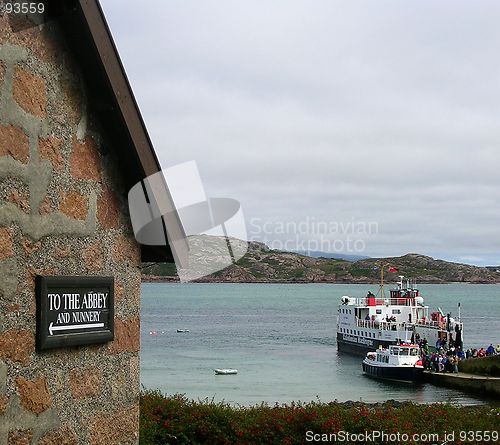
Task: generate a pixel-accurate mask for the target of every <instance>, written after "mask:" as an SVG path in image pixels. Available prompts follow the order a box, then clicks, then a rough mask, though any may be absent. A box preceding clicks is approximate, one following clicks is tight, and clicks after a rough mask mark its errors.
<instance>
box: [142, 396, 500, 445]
mask: <svg viewBox="0 0 500 445" xmlns="http://www.w3.org/2000/svg"><path fill="white" fill-rule="evenodd" d="M499 430H500V409H499V408H493V407H491V406H476V407H462V406H454V405H446V404H433V405H416V404H413V403H409V402H407V403H397V402H392V403H391V402H386V403H383V404H376V405H366V404H363V403H352V402H348V403H336V402H332V403H328V404H326V403H292V404H290V405H281V406H268V405H266V404H262V405H258V406H254V407H250V408H244V407H239V408H235V407H232V406H230V405H227V404H225V403H215V402H210V401H206V402H194V401H189V400H188V399H186V397H184V396H182V395H175V396H163V395H161V394H160V393H159V392H146V393H144V394H142V396H141V413H140V443H141V445H162V444H165V445H166V444H171V445H174V444H175V445H177V444H186V445H187V444H190V445H195V444H200V445H201V444H207V445H208V444H209V445H218V444H228V445H229V444H236V445H240V444H241V445H244V444H245V445H253V444H256V445H257V444H259V445H261V444H265V445H282V444H285V445H286V444H288V445H292V444H302V443H306V433H307V431H311V432H313V433H316V434H330V433H338V432H339V431H345V432H348V433H350V434H364V433H365V432H372V431H384V432H385V433H386V434H397V433H398V432H399V433H400V436H399V437H400V438H402V435H403V434H404V433H406V434H408V435H409V436H410V437H413V435H414V434H419V435H420V436H419V437H423V436H422V435H423V434H435V433H438V434H439V435H440V439H441V440H439V442H438V441H436V440H434V441H433V440H426V441H423V440H416V441H414V442H411V443H415V444H418V443H427V444H428V443H442V442H444V440H443V439H442V438H443V434H444V432H445V431H446V432H447V433H450V432H454V434H455V440H453V441H448V442H447V443H450V444H451V443H460V442H462V443H466V442H467V441H466V440H461V441H460V432H461V431H483V432H484V431H490V432H491V431H497V432H498V431H499ZM363 442H364V441H361V442H359V443H363ZM495 442H496V441H493V442H492V441H491V438H490V440H485V441H484V442H483V441H482V439H480V440H474V441H473V443H475V444H479V443H490V444H491V443H495ZM316 443H318V442H316ZM328 443H334V441H331V442H328ZM345 443H353V442H351V441H347V442H345ZM370 443H373V444H381V443H388V442H387V441H382V440H380V439H379V440H373V441H370ZM390 443H393V444H403V443H407V442H405V441H404V440H395V441H391V442H390ZM469 443H472V442H470V441H469Z"/></svg>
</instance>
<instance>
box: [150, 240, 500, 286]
mask: <svg viewBox="0 0 500 445" xmlns="http://www.w3.org/2000/svg"><path fill="white" fill-rule="evenodd" d="M382 265H388V266H391V267H395V268H397V269H398V272H396V273H388V272H387V269H388V267H386V268H385V270H386V281H388V282H394V281H396V279H397V276H398V275H400V274H401V275H405V276H406V277H410V278H415V279H416V280H417V282H419V283H449V282H470V283H500V273H499V272H497V271H494V270H489V269H487V268H485V267H477V266H470V265H466V264H457V263H450V262H447V261H442V260H435V259H433V258H431V257H428V256H424V255H419V254H415V253H409V254H407V255H404V256H401V257H393V258H369V259H363V260H359V261H356V262H350V261H346V260H341V259H332V258H313V257H309V256H306V255H301V254H297V253H292V252H283V251H278V250H271V249H269V248H268V247H267V246H266V245H265V244H262V243H257V242H250V243H249V244H248V252H247V253H246V255H245V256H244V257H243V258H241V259H240V260H239V261H238V262H237V263H236V264H233V265H231V266H229V267H227V268H226V269H224V270H221V271H219V272H215V273H213V274H211V275H209V276H207V277H204V278H203V279H200V280H197V281H199V282H226V283H228V282H233V283H256V282H264V283H273V282H277V283H280V282H287V283H288V282H298V283H311V282H312V283H376V282H378V280H379V279H380V268H381V266H382ZM143 278H144V281H156V280H158V281H175V280H176V279H177V278H176V272H175V265H173V264H156V265H151V266H150V267H146V268H145V269H144V275H143Z"/></svg>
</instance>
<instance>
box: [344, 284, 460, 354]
mask: <svg viewBox="0 0 500 445" xmlns="http://www.w3.org/2000/svg"><path fill="white" fill-rule="evenodd" d="M380 288H381V289H380V292H379V294H378V295H377V296H376V295H374V294H372V293H371V292H369V293H368V295H367V296H366V297H365V298H354V297H349V296H344V297H342V301H341V304H340V305H339V309H338V323H337V344H338V349H339V350H341V351H347V352H353V353H358V354H363V355H364V354H365V353H366V352H368V351H373V350H374V349H378V348H379V347H380V346H382V347H383V348H387V347H388V346H389V345H394V344H398V343H407V342H412V343H413V342H415V341H417V340H418V339H421V340H423V339H426V340H427V343H428V345H429V346H430V347H435V345H436V342H437V341H438V339H439V340H440V342H443V341H446V343H447V344H451V343H452V342H453V343H454V344H455V346H462V330H463V325H462V323H461V322H460V320H458V321H456V320H454V319H453V318H452V317H451V316H450V315H449V314H448V315H445V314H443V312H442V311H441V310H440V309H439V310H438V311H437V312H433V313H429V306H425V305H424V299H423V297H422V296H421V295H420V292H419V290H418V289H417V287H416V284H415V283H413V282H411V281H410V280H404V277H403V276H400V281H399V282H398V283H397V287H396V288H395V289H392V290H390V293H389V295H388V296H385V295H384V292H383V284H382V285H381V286H380Z"/></svg>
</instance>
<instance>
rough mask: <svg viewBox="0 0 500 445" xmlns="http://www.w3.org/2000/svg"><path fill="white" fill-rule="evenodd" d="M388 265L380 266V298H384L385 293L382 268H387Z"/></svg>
mask: <svg viewBox="0 0 500 445" xmlns="http://www.w3.org/2000/svg"><path fill="white" fill-rule="evenodd" d="M388 265H389V263H385V264H382V267H381V268H380V284H379V290H378V294H379V295H380V298H385V292H384V267H386V266H388Z"/></svg>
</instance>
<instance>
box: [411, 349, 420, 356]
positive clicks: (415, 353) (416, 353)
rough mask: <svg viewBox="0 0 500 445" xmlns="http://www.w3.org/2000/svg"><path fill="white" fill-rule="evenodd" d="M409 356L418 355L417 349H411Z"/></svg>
mask: <svg viewBox="0 0 500 445" xmlns="http://www.w3.org/2000/svg"><path fill="white" fill-rule="evenodd" d="M410 355H413V356H415V355H418V349H417V348H411V351H410Z"/></svg>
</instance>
